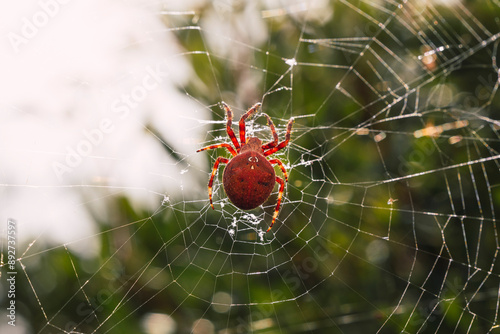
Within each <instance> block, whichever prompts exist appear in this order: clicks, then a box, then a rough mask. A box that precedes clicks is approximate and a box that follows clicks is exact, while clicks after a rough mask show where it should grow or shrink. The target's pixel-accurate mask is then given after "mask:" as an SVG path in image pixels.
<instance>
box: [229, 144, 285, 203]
mask: <svg viewBox="0 0 500 334" xmlns="http://www.w3.org/2000/svg"><path fill="white" fill-rule="evenodd" d="M253 143H255V147H252V146H253V145H251V144H253ZM261 146H262V142H261V141H260V140H259V139H258V138H256V137H251V138H250V139H249V140H248V142H247V144H246V145H244V146H243V147H242V149H241V151H240V153H239V154H238V155H236V156H235V157H234V158H232V159H231V160H229V163H228V164H227V166H226V168H225V169H224V174H223V175H222V184H223V185H224V191H225V192H226V195H227V197H228V198H229V200H230V201H231V202H232V203H233V204H234V205H236V206H237V207H238V208H240V209H243V210H251V209H255V208H256V207H258V206H259V205H261V204H262V203H264V202H265V201H266V200H267V199H268V198H269V196H270V195H271V192H272V191H273V189H274V184H275V182H276V173H275V172H274V168H273V166H272V165H271V164H270V163H269V161H267V159H266V157H265V156H264V152H263V150H262V148H261Z"/></svg>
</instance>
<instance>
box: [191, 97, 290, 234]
mask: <svg viewBox="0 0 500 334" xmlns="http://www.w3.org/2000/svg"><path fill="white" fill-rule="evenodd" d="M222 105H223V106H224V109H225V111H226V117H227V123H226V131H227V134H228V136H229V138H230V139H231V142H232V143H233V146H234V148H233V146H231V145H230V144H228V143H222V144H216V145H211V146H207V147H204V148H201V149H199V150H198V151H196V152H200V151H205V150H211V149H215V148H219V147H224V148H226V149H227V150H228V151H229V152H230V153H231V154H232V155H233V158H232V159H226V158H224V157H218V158H217V159H216V160H215V163H214V167H213V169H212V175H211V176H210V181H209V182H208V198H209V199H210V205H211V206H212V209H213V208H214V206H213V203H212V185H213V180H214V176H215V173H216V172H217V168H218V167H219V164H220V163H224V164H227V166H226V168H225V169H224V174H223V176H222V184H223V186H224V191H225V192H226V195H227V197H228V198H229V200H230V201H231V202H232V203H233V204H234V205H235V206H236V207H238V208H240V209H242V210H251V209H254V208H256V207H258V206H259V205H261V204H263V203H264V202H265V201H266V200H267V199H268V198H269V196H270V195H271V193H272V191H273V188H274V184H275V182H277V183H278V184H279V185H280V188H279V192H278V201H277V203H276V209H275V210H274V214H273V220H272V222H271V225H270V226H269V228H268V229H267V231H266V232H269V231H270V230H271V228H272V226H273V225H274V222H275V220H276V217H277V216H278V213H279V209H280V204H281V198H282V196H283V191H284V189H285V182H286V181H288V175H287V172H286V169H285V166H284V165H283V163H282V162H281V161H280V160H279V159H270V160H267V158H266V157H267V156H268V155H271V154H273V153H275V152H276V151H279V150H281V149H282V148H284V147H286V146H287V145H288V142H289V141H290V133H291V131H292V124H293V118H291V119H290V120H289V121H288V126H287V131H286V134H285V140H283V141H282V142H278V134H277V133H276V129H275V127H274V124H273V122H272V120H271V118H270V117H269V116H268V115H266V114H264V116H265V117H266V118H267V124H268V125H269V128H270V129H271V133H272V135H273V141H271V142H269V143H267V144H264V145H263V144H262V142H261V140H260V139H258V138H257V137H249V138H246V133H245V132H246V129H245V120H246V119H247V118H248V117H249V116H250V115H251V114H253V113H254V112H256V111H257V109H258V108H259V107H260V106H261V104H260V103H256V104H254V105H253V107H251V108H250V109H248V111H247V112H246V113H245V114H243V116H241V118H240V121H239V134H240V142H238V139H237V138H236V136H235V134H234V131H233V129H232V127H231V125H232V121H233V112H232V110H231V108H229V106H228V105H227V104H226V103H224V102H222ZM273 164H276V165H278V166H279V167H280V169H281V171H282V172H283V176H284V178H285V181H283V179H282V178H280V177H278V176H276V173H275V172H274V168H273Z"/></svg>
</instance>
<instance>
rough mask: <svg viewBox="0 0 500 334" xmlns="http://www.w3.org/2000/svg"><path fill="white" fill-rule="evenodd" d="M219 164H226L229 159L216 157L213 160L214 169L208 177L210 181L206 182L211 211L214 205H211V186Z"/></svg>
mask: <svg viewBox="0 0 500 334" xmlns="http://www.w3.org/2000/svg"><path fill="white" fill-rule="evenodd" d="M221 162H222V163H223V164H227V163H228V162H229V159H226V158H223V157H218V158H217V160H215V163H214V168H213V169H212V175H211V176H210V181H208V198H209V199H210V206H211V207H212V209H214V205H213V203H212V184H213V183H214V176H215V172H216V171H217V168H218V167H219V163H221ZM214 210H215V209H214Z"/></svg>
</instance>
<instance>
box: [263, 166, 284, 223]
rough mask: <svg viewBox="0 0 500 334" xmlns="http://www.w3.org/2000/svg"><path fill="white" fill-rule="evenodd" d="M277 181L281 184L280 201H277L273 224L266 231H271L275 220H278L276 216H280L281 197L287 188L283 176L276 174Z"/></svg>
mask: <svg viewBox="0 0 500 334" xmlns="http://www.w3.org/2000/svg"><path fill="white" fill-rule="evenodd" d="M276 182H278V183H279V184H280V191H279V193H278V202H277V203H276V209H275V210H274V214H273V220H272V221H271V225H269V228H268V229H267V231H266V233H267V232H269V231H271V229H272V228H273V225H274V221H275V220H276V217H278V213H279V212H280V204H281V197H283V190H284V189H285V182H283V179H282V178H280V177H278V176H276Z"/></svg>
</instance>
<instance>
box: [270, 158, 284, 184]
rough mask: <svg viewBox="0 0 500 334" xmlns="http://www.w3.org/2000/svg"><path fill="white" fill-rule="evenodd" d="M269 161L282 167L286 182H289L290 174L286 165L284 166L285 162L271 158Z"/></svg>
mask: <svg viewBox="0 0 500 334" xmlns="http://www.w3.org/2000/svg"><path fill="white" fill-rule="evenodd" d="M269 163H271V164H277V165H278V166H279V167H280V168H281V171H282V172H283V175H284V176H285V182H288V174H287V172H286V169H285V166H283V163H282V162H281V160H279V159H271V160H269Z"/></svg>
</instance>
